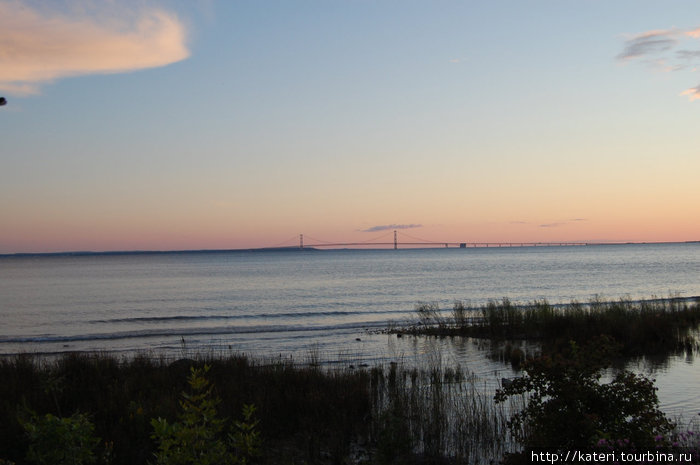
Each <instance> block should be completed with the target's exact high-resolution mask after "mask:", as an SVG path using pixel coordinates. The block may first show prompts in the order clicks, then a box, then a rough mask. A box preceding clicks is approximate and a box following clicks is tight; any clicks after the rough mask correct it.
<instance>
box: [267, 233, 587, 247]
mask: <svg viewBox="0 0 700 465" xmlns="http://www.w3.org/2000/svg"><path fill="white" fill-rule="evenodd" d="M392 234H393V240H391V236H392ZM304 239H305V238H304V235H303V234H299V236H298V237H297V236H294V237H292V238H290V239H287V240H286V241H284V242H281V243H279V244H276V245H275V246H272V247H270V248H299V249H304V248H307V249H318V248H339V247H340V248H344V247H358V248H369V247H377V248H393V249H395V250H396V249H398V248H400V247H406V248H416V247H443V248H460V249H466V248H475V247H557V246H584V245H588V243H587V242H453V241H435V240H429V239H421V238H418V237H414V236H411V235H409V234H406V233H403V232H399V231H397V230H394V231H393V233H391V232H390V233H387V234H384V235H382V236H379V237H375V238H372V239H369V240H366V241H362V242H333V241H324V240H322V239H316V238H313V237H310V236H308V235H307V236H306V241H305V240H304Z"/></svg>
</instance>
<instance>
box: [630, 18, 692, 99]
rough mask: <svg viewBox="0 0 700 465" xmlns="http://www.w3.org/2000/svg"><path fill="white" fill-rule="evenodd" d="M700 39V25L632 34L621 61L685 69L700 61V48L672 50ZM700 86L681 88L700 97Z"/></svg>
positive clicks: (666, 69) (654, 66) (685, 92)
mask: <svg viewBox="0 0 700 465" xmlns="http://www.w3.org/2000/svg"><path fill="white" fill-rule="evenodd" d="M698 39H700V27H698V28H694V29H677V28H673V29H656V30H652V31H647V32H642V33H641V34H635V35H631V36H628V37H627V39H626V40H625V46H624V48H623V50H622V52H620V54H618V55H617V59H618V60H619V61H621V62H630V61H633V60H639V61H641V62H642V63H644V64H646V65H647V66H648V67H649V68H651V69H653V70H656V71H663V72H671V71H681V70H685V69H687V68H688V67H692V66H693V65H695V64H696V63H697V62H700V51H698V50H686V49H681V50H675V54H674V53H671V51H672V50H674V49H676V48H677V47H679V46H680V45H681V44H685V43H687V42H688V41H697V40H698ZM698 89H700V86H698V87H692V88H690V89H686V90H685V91H683V92H681V94H680V95H687V96H688V98H689V99H690V100H691V101H693V100H698V99H700V90H698Z"/></svg>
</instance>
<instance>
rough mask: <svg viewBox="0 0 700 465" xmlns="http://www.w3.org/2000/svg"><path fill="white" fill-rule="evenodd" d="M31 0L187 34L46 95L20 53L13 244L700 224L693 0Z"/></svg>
mask: <svg viewBox="0 0 700 465" xmlns="http://www.w3.org/2000/svg"><path fill="white" fill-rule="evenodd" d="M17 5H18V3H16V2H5V1H2V2H0V6H2V7H3V8H5V9H6V11H7V10H8V9H9V10H10V11H12V9H15V8H17ZM26 5H27V7H28V8H29V9H31V10H32V11H34V12H35V13H36V14H35V15H34V16H33V17H32V18H37V17H38V18H42V17H43V18H55V17H60V18H62V19H63V20H66V19H67V18H68V19H71V20H73V21H76V22H81V23H91V21H92V22H93V23H95V24H97V28H105V29H109V24H108V23H109V21H107V19H105V18H106V17H109V16H108V15H112V16H117V17H118V16H119V15H120V14H122V15H123V16H124V18H126V19H122V18H118V19H120V20H122V23H120V24H121V25H122V29H127V30H128V29H129V28H128V27H126V26H124V24H127V25H128V24H129V21H130V20H133V21H134V23H135V22H136V21H137V19H138V18H139V15H141V14H143V12H144V11H147V10H148V9H151V8H154V7H156V6H157V8H158V9H159V10H162V11H164V12H166V13H167V14H168V15H172V16H174V17H176V18H177V21H178V22H179V24H180V25H181V26H182V28H183V30H184V31H185V32H186V37H187V39H186V42H185V44H184V46H185V47H186V49H187V51H188V56H187V57H186V58H173V59H172V60H170V61H171V63H170V64H168V65H166V66H160V65H158V66H156V65H153V66H152V67H150V66H140V68H141V69H134V70H124V72H114V70H112V71H110V73H111V74H100V73H101V72H99V71H96V72H90V71H89V70H88V71H82V72H80V73H75V74H81V75H79V76H73V77H71V76H66V77H56V78H54V79H52V80H51V81H47V82H41V81H39V82H38V83H37V82H34V83H32V85H34V86H35V87H36V89H35V93H34V95H24V94H22V93H18V92H14V95H13V92H12V91H10V90H8V89H9V88H8V87H6V88H4V89H3V88H2V87H1V86H2V83H3V79H5V80H7V79H9V78H7V77H6V76H5V75H3V74H0V94H2V95H5V96H6V97H7V98H8V102H9V103H8V105H7V106H5V107H2V109H0V137H2V149H1V150H2V151H1V152H0V161H1V162H2V167H3V169H2V170H0V199H2V200H0V217H1V218H3V222H4V223H5V227H4V228H3V229H4V231H5V232H4V233H0V253H7V252H20V251H47V250H66V249H98V250H113V249H123V248H139V249H144V248H145V249H160V248H208V247H213V248H227V247H232V248H234V247H255V246H264V245H269V244H270V243H274V242H276V239H280V240H282V239H284V238H286V237H290V236H294V235H295V234H298V233H301V232H307V233H308V234H310V235H315V236H317V237H318V236H322V237H323V236H325V238H328V239H329V240H344V239H351V238H362V237H363V236H362V233H359V230H361V229H366V228H370V227H372V226H375V225H381V224H392V223H396V224H421V225H423V226H422V228H423V229H424V231H422V232H421V234H422V235H423V236H439V237H435V239H439V240H470V239H481V240H513V241H518V240H537V239H542V240H554V239H561V240H696V239H698V238H700V225H699V224H698V220H696V219H695V218H697V217H698V216H699V215H698V213H700V212H698V210H697V207H696V204H697V200H698V199H700V188H698V187H697V182H696V179H697V174H698V173H700V162H699V161H698V160H699V157H698V155H700V154H698V147H699V146H700V145H699V144H698V142H700V140H699V137H698V135H697V133H698V131H697V127H698V111H700V102H697V101H695V102H692V101H690V99H689V96H688V95H685V96H681V95H680V94H681V93H682V92H683V91H686V90H687V89H691V88H694V87H696V86H698V85H700V74H698V73H697V71H696V70H695V69H694V67H695V66H697V65H698V64H700V54H695V55H694V56H693V58H692V59H690V60H684V59H681V57H680V55H679V53H678V52H679V51H681V50H685V51H690V52H694V51H699V50H700V38H697V37H694V36H692V35H688V33H690V32H691V31H695V30H696V29H697V28H698V27H699V26H700V3H698V2H696V1H669V2H658V1H612V0H607V1H584V0H580V1H573V0H572V1H561V0H559V1H489V2H427V1H426V2H406V1H401V2H398V1H396V2H382V1H377V2H370V1H344V2H341V1H333V2H328V1H317V2H314V1H306V2H296V1H294V2H290V1H284V2H268V1H266V2H253V1H250V2H239V1H209V2H190V1H179V2H167V1H163V2H155V3H153V2H124V3H123V5H120V4H116V5H114V4H110V10H109V11H105V8H104V6H103V5H102V4H101V3H100V2H85V1H82V2H79V3H78V2H71V1H69V0H66V1H65V2H63V6H62V7H61V8H54V9H53V10H50V11H49V10H46V7H45V6H43V5H42V3H41V2H27V3H26ZM76 5H78V6H76ZM84 5H88V7H87V9H85V7H84ZM85 11H87V12H88V13H85ZM134 18H136V19H134ZM6 20H7V19H6ZM27 24H28V26H27V28H30V26H31V24H30V21H29V20H28V22H27ZM0 26H2V24H0ZM0 29H1V28H0ZM45 29H46V28H45V27H43V28H42V29H37V30H36V31H33V33H34V34H42V33H44V32H42V31H45ZM114 30H116V31H117V32H116V33H119V31H120V30H121V29H119V28H116V29H115V28H112V29H111V31H112V33H115V32H114ZM650 31H657V33H653V34H651V36H650V37H651V38H652V39H656V38H657V37H658V38H661V39H663V40H665V41H666V42H663V43H661V46H660V47H658V48H655V46H654V45H653V44H651V43H650V42H645V41H644V40H645V39H638V40H642V43H641V44H640V47H641V49H643V50H644V52H645V54H644V55H643V56H639V57H633V58H631V59H628V60H626V61H625V60H622V59H620V58H619V57H620V55H621V54H622V53H623V52H624V50H625V47H626V46H628V45H631V44H632V42H629V41H630V40H633V39H634V38H635V36H636V37H637V38H639V37H640V35H642V34H644V33H649V32H650ZM659 31H660V32H659ZM141 32H142V31H141ZM3 40H4V41H5V42H3ZM8 40H9V39H8V38H7V37H2V35H0V47H2V46H3V43H5V44H7V43H9V42H7V41H8ZM86 40H90V39H89V38H88V39H86ZM144 40H145V39H144ZM664 44H665V45H664ZM665 46H667V48H665V49H664V47H665ZM628 50H629V49H628ZM105 53H113V51H112V52H105ZM163 53H165V52H163ZM66 54H70V50H68V51H66ZM659 59H662V60H664V61H663V62H654V61H653V60H659ZM3 65H4V66H6V69H9V67H11V65H12V63H11V62H7V61H6V62H4V63H3ZM680 65H684V66H683V67H681V66H680ZM120 66H122V65H120ZM666 68H673V69H674V70H673V71H669V70H668V69H666ZM10 77H12V76H10ZM10 80H12V79H10ZM17 81H22V80H21V79H15V80H14V81H13V82H14V83H15V84H16V83H17ZM691 218H692V220H691ZM572 219H585V221H577V222H572V221H571V220H572ZM552 224H557V225H562V226H563V227H560V228H552V227H542V226H543V225H552ZM7 225H9V226H7Z"/></svg>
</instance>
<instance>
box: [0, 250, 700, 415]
mask: <svg viewBox="0 0 700 465" xmlns="http://www.w3.org/2000/svg"><path fill="white" fill-rule="evenodd" d="M670 294H673V295H679V296H681V297H694V296H700V244H698V243H687V244H635V245H631V244H630V245H597V246H571V247H513V248H506V247H504V248H469V249H456V248H451V249H404V250H401V249H400V250H333V251H322V250H305V251H265V252H247V251H246V252H244V251H232V252H197V253H166V254H103V255H40V256H4V257H0V321H1V325H0V355H8V354H15V353H20V352H31V353H42V354H53V353H60V352H65V351H74V350H88V351H108V352H115V353H125V354H131V353H134V352H139V351H152V352H155V353H157V354H165V355H166V356H171V357H178V356H180V355H182V354H183V352H195V351H203V352H207V351H213V352H214V353H230V352H244V353H247V354H250V355H253V356H258V357H279V356H281V357H294V359H295V360H300V361H302V360H304V359H305V358H308V357H313V358H318V359H320V360H322V361H326V362H331V363H341V364H350V363H353V364H362V363H366V364H372V363H377V362H383V361H387V360H404V361H406V362H407V363H422V362H423V361H425V359H426V358H435V357H440V358H442V360H444V361H447V362H451V363H452V362H457V363H460V364H462V366H463V367H464V368H466V369H468V370H470V371H473V372H474V373H476V374H477V375H478V376H480V377H482V378H483V379H484V380H485V383H487V384H488V383H496V382H497V380H498V379H500V377H501V376H510V375H512V372H511V371H510V368H509V367H508V366H506V365H503V364H501V363H499V362H494V361H492V360H491V359H489V357H488V356H487V352H488V351H484V350H481V349H478V348H477V345H478V341H471V340H466V341H455V340H434V339H429V338H408V337H404V338H396V336H389V335H386V334H378V333H377V330H380V329H382V328H386V327H387V325H389V324H391V322H397V323H399V324H400V323H401V322H406V321H407V320H410V319H411V318H413V315H412V313H413V310H414V307H415V305H416V304H417V303H419V302H437V303H438V304H439V305H440V307H441V308H444V309H446V310H448V309H450V308H451V307H452V303H453V302H454V301H455V300H463V301H466V302H468V303H469V304H471V305H472V306H479V305H481V304H483V303H485V302H487V301H488V300H491V299H500V298H502V297H508V298H510V299H511V300H512V301H515V302H518V303H526V302H529V301H532V300H535V299H547V300H549V301H550V302H552V303H568V302H570V301H571V300H578V301H582V302H586V301H588V300H589V299H591V298H593V297H595V296H600V297H601V298H603V299H610V300H615V299H618V298H621V297H625V298H631V299H633V300H636V299H647V298H650V297H653V296H658V297H667V296H669V295H670ZM183 341H184V348H183ZM638 370H640V371H644V372H647V373H649V374H651V375H652V376H653V377H655V378H656V379H657V384H658V385H659V387H660V392H659V394H660V397H661V399H662V402H663V404H664V406H665V408H667V410H669V411H672V412H675V411H683V410H688V409H691V410H694V411H696V412H697V411H700V394H698V393H697V392H698V390H697V389H696V387H695V386H697V385H698V381H700V370H699V368H698V364H697V363H694V361H693V360H686V359H685V358H682V357H675V358H672V359H670V360H667V361H666V362H665V363H664V364H661V365H660V366H659V365H658V364H651V363H645V362H640V364H639V366H638Z"/></svg>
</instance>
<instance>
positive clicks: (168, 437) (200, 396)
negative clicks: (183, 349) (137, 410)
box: [151, 365, 260, 465]
mask: <svg viewBox="0 0 700 465" xmlns="http://www.w3.org/2000/svg"><path fill="white" fill-rule="evenodd" d="M208 371H209V366H207V365H205V366H204V368H202V369H196V368H194V367H192V368H191V370H190V375H189V377H188V378H187V383H188V384H189V385H190V389H191V391H192V392H191V393H189V394H188V393H185V392H183V393H182V397H183V400H182V401H180V407H181V408H182V412H181V413H180V415H179V420H180V421H178V422H175V423H172V424H170V423H168V421H167V420H165V419H163V418H158V419H155V418H154V419H152V420H151V425H152V426H153V430H154V433H153V435H152V436H151V437H152V438H153V439H155V440H156V441H157V442H158V452H157V453H156V459H157V462H156V463H157V464H158V465H227V464H233V465H247V464H249V463H250V461H251V459H253V458H254V457H256V456H257V455H258V452H259V445H260V436H259V433H258V431H257V430H256V427H257V424H258V422H257V420H254V419H253V414H254V413H255V407H253V406H244V409H243V412H244V419H243V421H242V422H236V430H235V432H233V433H230V434H229V435H228V441H225V440H224V439H223V438H222V436H223V431H224V425H225V422H226V421H225V420H223V419H220V418H219V417H218V416H217V413H216V406H217V405H218V404H219V403H220V402H221V399H219V398H215V397H213V396H212V392H211V391H212V387H211V385H210V384H209V381H208V380H207V379H206V378H205V376H204V375H205V374H206V373H207V372H208Z"/></svg>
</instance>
